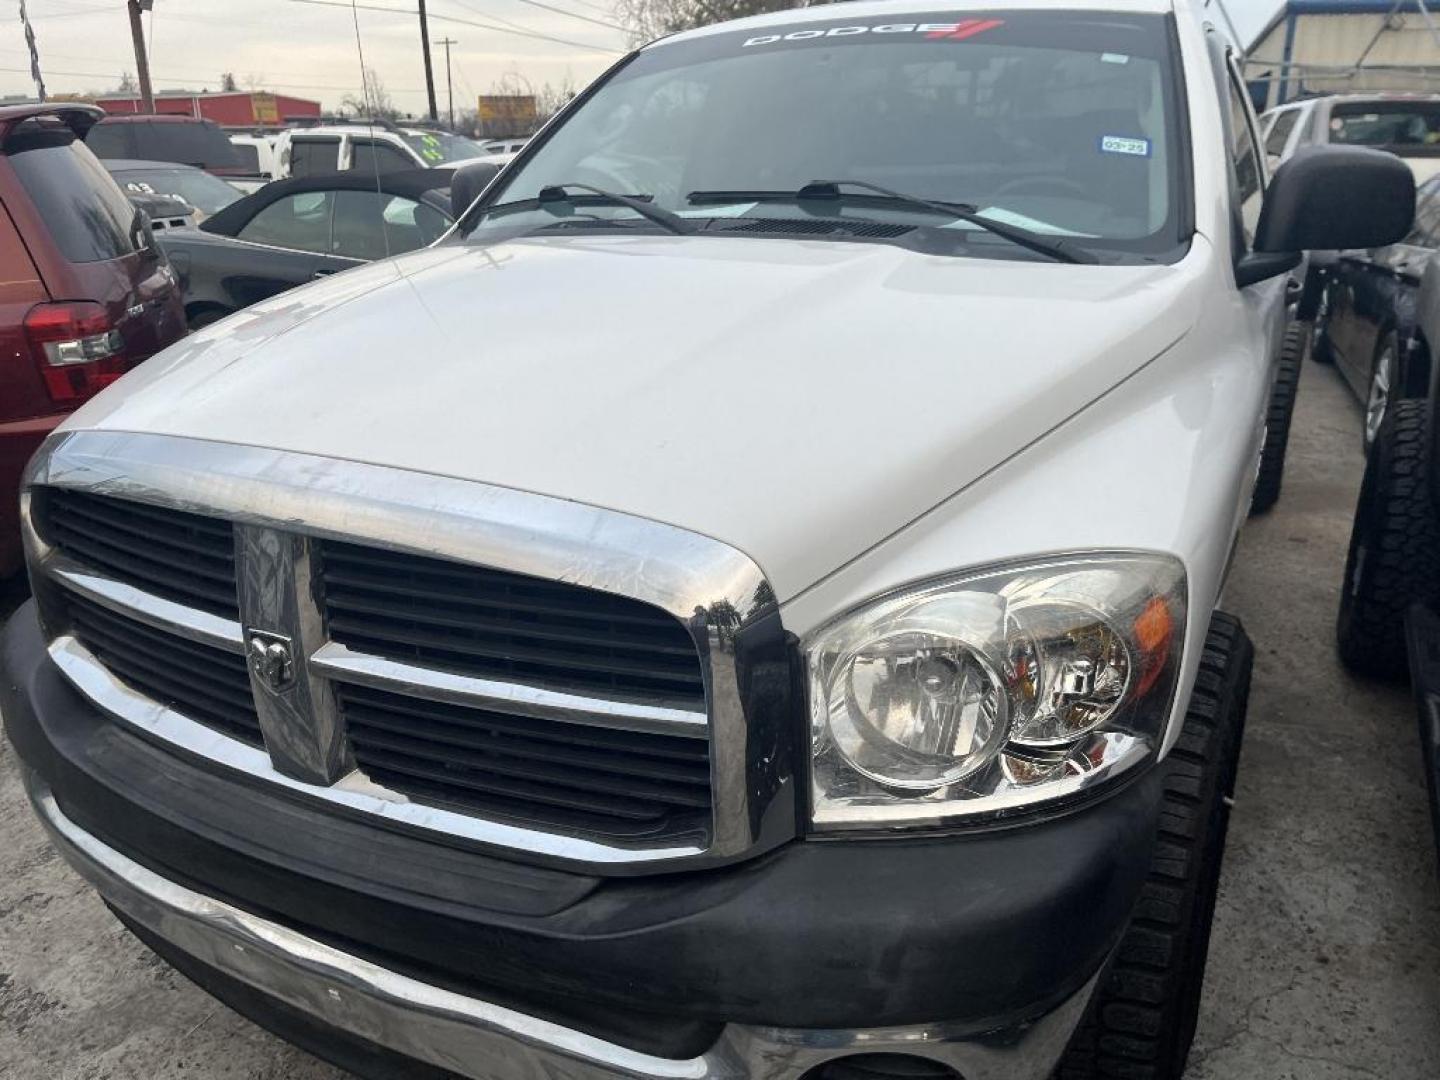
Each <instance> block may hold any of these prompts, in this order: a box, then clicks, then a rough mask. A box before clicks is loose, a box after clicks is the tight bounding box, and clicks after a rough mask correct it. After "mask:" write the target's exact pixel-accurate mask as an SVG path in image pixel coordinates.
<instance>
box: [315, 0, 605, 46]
mask: <svg viewBox="0 0 1440 1080" xmlns="http://www.w3.org/2000/svg"><path fill="white" fill-rule="evenodd" d="M290 2H291V3H292V4H315V5H317V6H319V7H340V8H346V9H347V10H348V9H349V7H350V5H349V4H348V3H345V2H344V0H290ZM357 6H358V7H360V8H361V9H362V10H364V11H383V12H385V13H386V14H387V15H414V14H416V13H417V12H416V9H414V8H393V7H381V6H379V5H378V4H359V5H357ZM430 18H432V19H435V20H437V21H442V22H452V23H456V24H458V25H460V26H476V27H479V28H480V29H481V30H493V31H495V32H496V33H500V34H517V35H519V36H520V37H528V38H536V39H538V40H540V41H549V42H552V43H553V44H556V45H564V46H566V47H567V48H571V49H584V50H585V51H586V52H599V53H613V54H619V53H621V52H623V51H624V50H623V49H611V48H606V47H605V46H603V45H587V44H585V43H584V42H580V41H567V40H566V39H565V38H558V37H552V36H551V35H550V34H542V33H539V32H538V31H535V30H511V29H510V28H508V27H505V26H496V25H494V24H493V23H483V22H476V21H475V20H474V19H459V18H456V17H455V16H454V15H431V16H430Z"/></svg>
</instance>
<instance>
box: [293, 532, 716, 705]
mask: <svg viewBox="0 0 1440 1080" xmlns="http://www.w3.org/2000/svg"><path fill="white" fill-rule="evenodd" d="M320 563H321V581H322V584H323V593H324V602H323V608H324V612H325V619H326V624H327V626H328V628H329V631H330V638H331V639H332V640H334V641H338V642H340V643H342V644H344V645H348V646H349V647H351V648H353V649H358V650H360V651H362V652H367V653H372V654H374V655H377V656H387V657H392V658H398V659H406V660H414V661H418V662H420V663H423V664H434V665H437V666H440V667H445V668H450V669H453V670H456V671H462V672H465V673H468V674H475V675H482V676H485V677H488V678H502V679H506V678H508V679H516V680H520V681H523V682H528V683H539V684H542V685H545V686H553V687H556V688H561V689H567V690H575V691H581V692H591V693H593V692H603V693H615V694H622V695H625V696H627V697H634V698H637V699H647V698H654V699H658V700H663V701H666V702H667V703H671V704H680V705H684V706H688V707H692V708H697V709H703V708H704V707H705V686H704V682H703V680H702V677H701V674H700V658H699V656H698V655H697V654H696V651H695V642H694V641H693V640H692V639H691V637H690V634H689V632H688V631H687V630H686V629H685V627H684V626H683V625H682V624H681V622H680V621H679V620H678V619H676V618H675V616H673V615H671V614H670V613H669V612H665V611H661V610H660V609H659V608H656V607H651V606H650V605H649V604H643V603H641V602H639V601H637V600H631V599H629V598H627V597H623V596H615V595H613V594H611V593H603V592H599V591H597V590H595V589H583V588H579V587H577V586H575V585H567V584H564V583H563V582H558V581H543V580H541V579H539V578H534V577H527V576H525V575H523V574H512V573H507V572H505V571H503V570H495V569H491V568H488V567H481V566H464V565H461V564H459V563H453V562H447V561H445V560H442V559H427V558H422V557H419V556H415V555H407V554H404V553H401V552H393V551H383V550H380V549H376V548H367V547H361V546H357V545H354V544H341V543H334V542H328V541H327V542H323V543H322V544H321V545H320Z"/></svg>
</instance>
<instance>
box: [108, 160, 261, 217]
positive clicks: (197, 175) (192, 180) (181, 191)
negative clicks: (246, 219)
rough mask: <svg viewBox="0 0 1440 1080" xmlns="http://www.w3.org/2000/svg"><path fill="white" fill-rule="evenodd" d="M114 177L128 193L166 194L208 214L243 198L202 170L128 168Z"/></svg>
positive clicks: (222, 181)
mask: <svg viewBox="0 0 1440 1080" xmlns="http://www.w3.org/2000/svg"><path fill="white" fill-rule="evenodd" d="M115 179H116V181H117V182H118V183H119V184H120V187H121V189H122V190H123V191H124V192H125V194H127V195H131V194H135V195H165V196H168V197H169V198H172V199H179V200H180V201H181V202H185V203H189V204H190V205H191V206H193V207H195V208H196V209H197V210H199V211H200V212H201V213H203V214H205V215H206V216H209V215H210V214H213V213H215V212H217V211H219V210H223V209H225V207H227V206H229V205H230V204H231V203H233V202H234V201H235V200H237V199H239V198H240V192H239V191H237V190H236V189H235V188H233V187H231V186H230V185H229V184H227V183H226V182H225V181H224V180H221V179H220V178H219V177H215V176H211V175H210V174H209V173H207V172H201V171H200V170H199V169H125V170H123V171H121V172H117V173H116V174H115Z"/></svg>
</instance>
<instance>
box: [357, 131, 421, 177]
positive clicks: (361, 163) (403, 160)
mask: <svg viewBox="0 0 1440 1080" xmlns="http://www.w3.org/2000/svg"><path fill="white" fill-rule="evenodd" d="M350 168H351V170H353V171H355V172H367V173H392V172H400V171H401V170H402V169H414V168H417V166H416V164H415V162H414V161H412V160H411V159H410V158H408V157H406V156H405V155H404V154H402V153H401V152H400V151H399V150H397V149H395V147H393V146H391V145H390V144H389V143H377V142H371V141H370V140H369V139H352V140H350Z"/></svg>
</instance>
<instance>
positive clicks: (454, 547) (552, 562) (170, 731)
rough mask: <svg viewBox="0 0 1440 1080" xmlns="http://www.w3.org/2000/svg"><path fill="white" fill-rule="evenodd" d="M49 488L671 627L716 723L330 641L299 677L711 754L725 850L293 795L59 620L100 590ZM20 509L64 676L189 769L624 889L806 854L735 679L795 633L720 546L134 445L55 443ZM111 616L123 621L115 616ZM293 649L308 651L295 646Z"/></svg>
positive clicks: (288, 459)
mask: <svg viewBox="0 0 1440 1080" xmlns="http://www.w3.org/2000/svg"><path fill="white" fill-rule="evenodd" d="M36 486H43V487H63V488H75V489H79V490H83V491H90V492H94V493H98V494H103V495H107V496H110V497H112V498H117V499H126V500H130V501H134V502H140V503H146V504H150V505H154V506H159V507H165V508H169V509H175V510H182V511H190V512H193V513H200V514H203V515H206V516H208V517H211V518H220V519H223V520H226V521H229V522H230V523H231V524H232V526H233V527H234V529H235V533H236V536H237V544H241V543H243V540H244V538H245V537H246V536H253V535H255V534H256V531H257V530H263V531H267V532H270V533H273V534H279V535H283V536H287V537H290V538H292V539H294V540H295V542H296V543H297V544H298V545H299V548H300V550H301V551H302V552H303V549H305V548H307V547H308V546H310V545H312V544H313V542H314V541H316V540H338V541H342V542H345V543H349V544H359V545H365V546H371V547H376V548H382V549H385V550H389V551H395V552H403V553H409V554H414V555H419V556H429V557H438V558H442V559H448V560H452V561H455V562H458V563H461V564H472V565H476V566H481V567H493V568H495V569H500V570H509V571H513V572H515V573H519V574H525V575H529V576H532V577H537V578H542V579H546V580H550V581H554V582H560V583H564V584H567V585H575V586H580V587H584V588H589V589H594V590H599V591H602V592H609V593H613V594H616V595H618V596H622V597H629V598H631V599H635V600H639V601H643V602H645V603H647V604H650V605H652V606H654V607H658V608H661V609H662V610H664V611H666V612H669V613H670V614H671V615H672V616H674V617H675V618H677V619H678V620H679V621H680V622H681V623H682V624H683V625H684V627H685V628H686V629H687V631H688V632H689V634H690V637H691V640H692V641H693V642H694V643H695V647H696V652H697V655H698V656H699V659H700V665H701V669H702V675H703V683H704V693H705V702H706V711H705V712H704V713H700V712H696V711H694V710H693V709H686V708H683V707H678V706H677V705H667V704H666V703H664V702H659V703H655V702H646V703H639V702H632V701H625V700H618V699H615V698H612V697H608V696H598V695H587V694H585V693H584V692H580V693H576V692H574V691H568V690H567V691H563V692H561V691H556V690H553V689H548V688H544V687H536V686H530V685H524V684H520V683H511V682H506V681H500V680H495V681H491V680H488V679H485V678H483V677H477V676H470V675H459V674H458V673H454V672H449V671H444V670H441V669H435V668H430V667H428V666H424V665H417V664H415V663H414V662H413V661H399V660H390V659H385V658H381V657H374V656H369V655H366V654H364V653H360V652H356V651H352V650H348V649H345V647H344V646H340V645H338V644H337V643H333V642H330V641H328V640H327V639H325V638H324V636H323V635H317V634H315V633H313V628H312V629H311V631H310V632H307V633H306V634H305V635H303V640H301V641H300V642H299V644H300V649H299V651H298V655H297V660H298V661H299V666H300V667H301V669H302V673H304V674H308V676H311V677H313V678H315V679H318V680H319V681H321V682H323V683H329V682H330V681H332V680H333V681H335V682H350V683H353V684H356V685H363V686H370V687H375V688H378V689H383V690H391V691H398V692H400V693H403V694H407V695H410V696H414V697H416V698H417V699H422V700H423V699H429V700H434V701H437V702H445V703H451V704H457V705H470V706H473V707H476V708H481V709H483V708H487V707H489V708H492V709H496V710H497V711H498V710H500V709H506V710H510V711H512V712H514V713H516V714H520V715H528V716H532V717H536V718H542V719H555V720H557V721H567V722H574V723H580V724H591V725H594V726H601V727H612V728H617V729H622V730H624V729H628V730H634V731H640V732H645V733H649V734H663V735H671V736H677V735H678V736H681V737H687V738H706V737H708V743H709V760H710V768H711V804H712V807H713V811H712V814H711V828H710V835H709V840H708V843H704V844H701V843H700V842H699V841H692V840H691V839H690V838H689V837H686V836H685V835H684V834H677V835H674V836H670V837H654V838H651V839H649V840H648V841H647V840H645V839H627V840H626V841H624V842H616V843H613V844H612V843H610V842H607V841H605V840H603V839H585V838H582V837H579V836H575V835H571V834H568V833H557V832H547V831H545V830H544V829H543V828H542V827H538V826H537V827H525V826H523V825H513V824H507V823H503V822H499V821H492V820H489V819H486V818H482V817H477V816H472V815H470V814H465V813H459V812H456V811H454V810H449V809H444V808H442V807H439V806H435V805H430V804H420V803H416V802H413V801H411V800H410V799H409V798H408V797H407V796H406V795H404V794H402V793H399V792H395V791H390V790H387V789H385V788H383V787H381V786H379V785H377V784H375V783H373V782H372V781H370V780H369V779H368V778H367V777H366V776H365V775H364V774H363V773H362V772H361V771H360V770H358V769H356V770H353V771H350V772H346V773H345V774H344V775H343V776H342V777H341V778H340V779H339V780H338V782H336V783H334V784H333V785H332V786H325V785H324V784H323V783H317V782H307V780H306V779H296V778H295V777H293V776H285V775H284V774H282V773H281V772H280V771H279V770H278V769H277V768H276V763H275V762H274V760H273V759H272V757H271V756H270V755H272V754H273V753H274V752H275V747H270V749H269V753H267V752H265V751H260V750H257V749H255V748H253V747H250V746H247V745H245V744H244V743H242V742H239V741H238V740H235V739H231V738H229V737H227V736H225V735H223V734H220V733H217V732H215V731H213V730H212V729H209V728H206V727H204V726H203V725H201V724H199V723H198V722H196V721H194V720H192V719H190V718H188V717H185V716H182V715H180V714H179V713H177V712H175V711H174V710H171V709H167V708H165V707H164V706H161V705H159V704H158V703H156V702H154V701H150V700H149V699H147V698H144V697H143V696H141V695H139V694H136V693H135V692H134V691H131V690H129V688H128V687H126V686H125V685H124V684H122V683H119V681H118V680H117V679H115V678H114V677H113V676H111V675H110V674H109V672H108V671H107V670H106V669H105V668H104V667H103V665H101V664H100V663H99V661H98V660H97V659H96V658H95V657H94V656H93V655H91V654H89V653H88V652H87V651H86V650H85V649H84V647H83V646H82V645H81V644H80V643H79V642H78V641H76V640H74V638H73V637H72V636H70V635H69V634H68V632H67V628H66V627H65V625H64V623H63V620H62V619H55V618H51V617H50V616H49V615H48V614H47V610H48V611H51V612H53V611H54V610H55V609H57V608H58V607H59V605H58V604H56V603H55V602H54V601H55V599H56V594H57V592H58V590H61V589H71V588H77V584H78V585H79V587H80V588H83V587H86V586H90V587H92V588H93V587H94V585H95V583H94V581H93V580H86V579H85V578H84V574H85V573H86V571H85V570H84V568H77V567H74V566H70V567H66V566H65V565H64V564H63V563H61V562H60V561H59V560H60V559H61V558H63V556H61V554H60V553H59V552H57V551H54V550H52V549H49V548H48V546H47V545H46V543H45V541H44V539H43V537H42V536H40V534H39V533H37V532H36V530H35V528H34V527H33V523H32V522H31V521H30V516H29V511H30V508H31V505H32V492H31V490H30V489H31V488H33V487H36ZM21 502H22V533H23V535H24V537H25V539H26V542H27V547H28V549H29V552H30V559H31V567H32V576H33V578H34V581H35V587H36V594H37V597H38V598H39V601H40V615H41V619H42V622H43V623H44V624H45V625H46V627H47V631H48V633H49V634H50V636H51V638H52V642H53V643H52V654H53V655H54V657H55V660H56V663H57V664H58V665H59V666H60V668H61V670H62V671H63V672H64V673H65V674H66V675H67V677H68V678H70V680H71V681H72V682H73V683H74V684H75V685H76V686H77V687H78V688H79V689H80V690H81V691H82V692H83V693H85V694H86V695H87V696H89V697H90V698H91V699H92V700H93V701H95V702H96V704H97V705H99V706H100V707H101V708H102V709H104V710H105V711H106V712H108V713H110V714H111V715H113V716H116V717H117V718H118V719H120V720H122V721H124V722H126V723H130V724H132V725H134V726H136V727H138V728H140V729H141V730H143V731H145V732H146V733H147V734H149V735H150V736H151V737H154V738H157V739H161V740H164V741H166V742H169V743H171V744H172V745H174V746H175V747H177V748H178V749H180V750H182V751H185V752H188V753H192V754H198V755H199V756H201V757H204V758H207V759H208V760H210V761H213V762H215V763H217V764H219V765H221V766H223V767H226V768H232V769H237V770H239V771H242V772H245V773H247V774H249V775H251V776H253V777H256V778H257V779H261V780H265V781H267V782H270V783H275V784H277V785H279V786H281V787H284V788H286V789H288V790H290V791H293V792H296V793H301V794H303V795H305V796H307V797H309V798H312V799H319V800H323V801H326V802H330V803H333V804H336V805H337V806H340V807H344V808H347V809H349V810H354V811H359V812H364V813H368V814H373V815H376V816H377V817H379V818H382V819H384V820H386V821H390V822H394V823H395V824H397V825H401V826H406V827H415V828H421V829H426V830H433V831H436V832H440V833H444V834H447V835H449V836H451V837H454V838H456V839H458V840H461V841H473V842H475V843H477V844H480V845H484V846H491V847H499V848H506V849H513V850H515V851H517V852H521V853H525V854H527V855H533V856H535V857H537V858H539V859H542V860H544V861H556V862H563V863H568V864H572V865H577V866H582V867H583V866H591V867H594V868H596V869H597V870H603V871H606V872H609V873H641V872H646V870H647V869H648V868H651V867H653V866H654V865H655V864H662V863H670V862H674V861H677V860H682V859H683V860H686V861H687V862H689V863H692V864H699V865H713V864H715V863H720V862H730V861H733V860H735V859H736V858H740V857H743V856H746V855H751V854H755V853H757V852H759V851H760V850H764V849H766V848H769V847H773V846H775V845H776V844H779V843H783V842H784V841H785V840H787V839H789V838H791V837H793V836H794V835H795V834H796V815H795V795H794V791H795V788H794V777H793V775H792V773H791V771H790V768H791V766H790V756H789V753H788V747H789V745H790V741H791V739H792V733H791V731H790V727H789V720H790V719H792V718H791V717H788V716H783V715H781V714H780V712H779V711H777V710H775V709H773V708H768V707H767V708H766V709H765V716H764V718H763V719H762V720H760V721H759V722H756V723H751V722H749V721H748V720H747V717H746V715H745V710H746V698H745V694H744V692H742V681H743V675H742V672H741V670H740V668H739V666H737V663H736V648H737V643H738V642H739V641H740V640H741V638H742V637H743V636H744V635H742V633H741V631H742V629H743V628H745V627H746V626H748V625H749V624H750V623H751V622H752V621H756V620H761V619H762V618H764V619H766V624H767V625H768V626H770V627H771V628H772V629H771V630H767V631H766V633H774V632H775V631H774V630H773V628H774V627H778V620H776V619H775V618H774V615H773V613H774V611H775V603H774V595H773V592H772V591H771V590H770V587H769V585H768V583H767V582H766V581H765V579H764V576H763V574H762V573H761V571H760V570H759V568H758V567H757V566H755V564H754V563H753V562H752V561H751V560H750V559H749V558H748V557H747V556H745V555H744V554H743V553H742V552H739V551H737V550H735V549H734V548H731V547H729V546H728V545H725V544H723V543H721V542H719V541H716V540H714V539H711V538H709V537H706V536H702V535H699V534H696V533H691V532H689V531H687V530H684V529H680V528H677V527H674V526H670V525H665V524H662V523H659V522H655V521H651V520H648V519H644V518H637V517H633V516H631V515H628V514H622V513H619V512H616V511H611V510H606V509H603V508H599V507H593V506H588V505H585V504H581V503H575V502H571V501H568V500H563V499H556V498H553V497H549V496H543V495H536V494H533V493H528V492H522V491H516V490H513V489H507V488H500V487H495V486H493V485H489V484H484V483H480V482H475V481H466V480H459V479H455V478H452V477H444V476H435V475H431V474H417V473H414V472H410V471H406V470H402V469H395V468H389V467H384V466H377V465H369V464H363V463H358V462H350V461H340V460H335V459H329V458H323V457H316V456H312V455H306V454H298V453H288V452H283V451H277V450H270V449H264V448H256V447H246V446H235V445H230V444H218V443H211V442H207V441H204V440H196V439H187V438H178V437H172V436H162V435H149V434H136V433H127V432H103V431H81V432H63V433H57V434H56V435H54V436H52V437H51V438H50V439H49V440H48V441H47V443H46V445H45V447H44V448H42V450H41V452H40V453H39V454H37V455H36V457H35V458H34V459H33V460H32V462H31V465H30V467H29V470H28V471H27V475H26V480H25V485H24V487H23V489H22V497H21ZM237 551H240V552H241V553H242V560H241V565H240V566H239V568H238V570H239V573H240V574H241V575H242V577H243V575H244V574H245V573H246V572H247V571H246V568H245V565H244V560H245V558H246V556H244V555H243V548H237ZM303 561H304V560H303V559H299V560H292V567H293V568H292V569H291V570H288V571H286V572H288V573H290V574H291V575H292V577H291V580H292V581H293V582H294V583H295V584H296V585H297V586H298V585H300V584H301V580H300V578H301V577H306V585H307V588H306V590H305V597H304V599H303V600H302V601H301V605H300V606H301V607H304V606H305V605H306V604H308V603H309V602H310V600H311V599H312V597H311V596H310V593H309V584H310V583H313V581H314V577H313V576H308V575H310V570H309V569H308V567H300V565H299V564H300V563H302V562H303ZM57 570H60V571H65V570H69V571H70V574H69V576H66V575H65V574H64V573H56V572H55V571H57ZM77 572H78V573H79V574H80V575H81V576H80V577H77V576H76V574H77ZM89 576H90V578H92V579H93V578H94V577H95V575H94V574H93V573H91V574H90V575H89ZM117 584H118V583H117ZM252 584H253V583H252ZM127 588H133V587H127ZM250 588H251V584H242V585H241V599H242V608H241V610H242V612H246V614H244V615H243V616H242V617H244V618H247V619H248V618H250V613H253V612H254V611H255V610H268V609H265V608H263V607H262V608H260V609H257V608H256V607H255V606H254V605H249V606H247V605H246V604H245V603H243V601H244V596H245V592H246V590H248V589H250ZM77 591H79V589H78V588H77ZM101 591H102V592H103V593H104V597H105V600H108V601H109V603H110V604H111V605H113V606H115V609H116V610H118V611H124V612H125V613H127V614H131V615H134V616H136V617H138V618H142V619H146V617H147V616H148V620H147V621H151V622H152V623H153V620H155V619H161V620H164V623H163V625H161V624H159V623H154V625H156V626H157V627H158V628H162V629H168V630H171V631H172V632H176V633H182V634H184V633H187V632H189V633H196V632H208V633H211V634H214V635H218V636H219V637H221V638H223V639H225V641H226V645H225V647H226V648H227V649H239V648H240V645H239V643H240V642H243V640H244V638H245V637H246V633H247V632H246V630H245V628H244V627H243V626H242V625H240V624H233V623H229V622H228V620H224V619H220V620H219V622H220V623H222V624H225V625H223V626H217V625H215V624H214V623H211V622H208V621H204V620H199V621H197V620H196V619H195V618H194V616H195V615H196V614H203V613H195V612H190V611H188V609H183V608H182V612H183V614H182V613H180V612H175V611H171V610H170V609H169V608H167V607H164V606H162V605H163V604H166V603H169V602H168V601H166V602H161V601H159V600H158V598H156V597H154V596H151V595H149V594H146V593H144V592H143V591H142V590H139V589H134V590H133V591H132V592H121V591H119V590H117V589H114V588H110V587H109V585H108V584H107V585H105V586H104V587H103V588H102V589H101ZM47 597H48V599H47ZM97 602H105V601H104V600H100V599H99V598H98V597H97ZM176 606H179V605H176ZM275 610H280V609H279V608H276V609H275ZM285 610H290V608H288V607H287V608H285ZM206 618H207V619H214V618H215V617H214V616H207V617H206ZM250 629H252V630H266V631H275V630H277V628H276V627H268V626H251V627H250ZM280 629H287V630H289V631H290V632H291V633H293V632H294V628H293V627H287V628H280ZM210 643H212V644H213V643H214V642H210ZM258 693H259V688H258V687H257V694H258ZM267 735H268V732H267ZM332 749H333V745H332ZM317 760H320V761H328V762H330V763H331V765H332V766H338V771H343V770H345V769H349V768H350V759H349V758H347V757H338V758H337V757H329V758H321V759H317ZM327 767H328V766H327ZM307 779H309V778H307ZM647 843H648V844H649V845H650V846H648V847H647V846H646V844H647Z"/></svg>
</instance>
